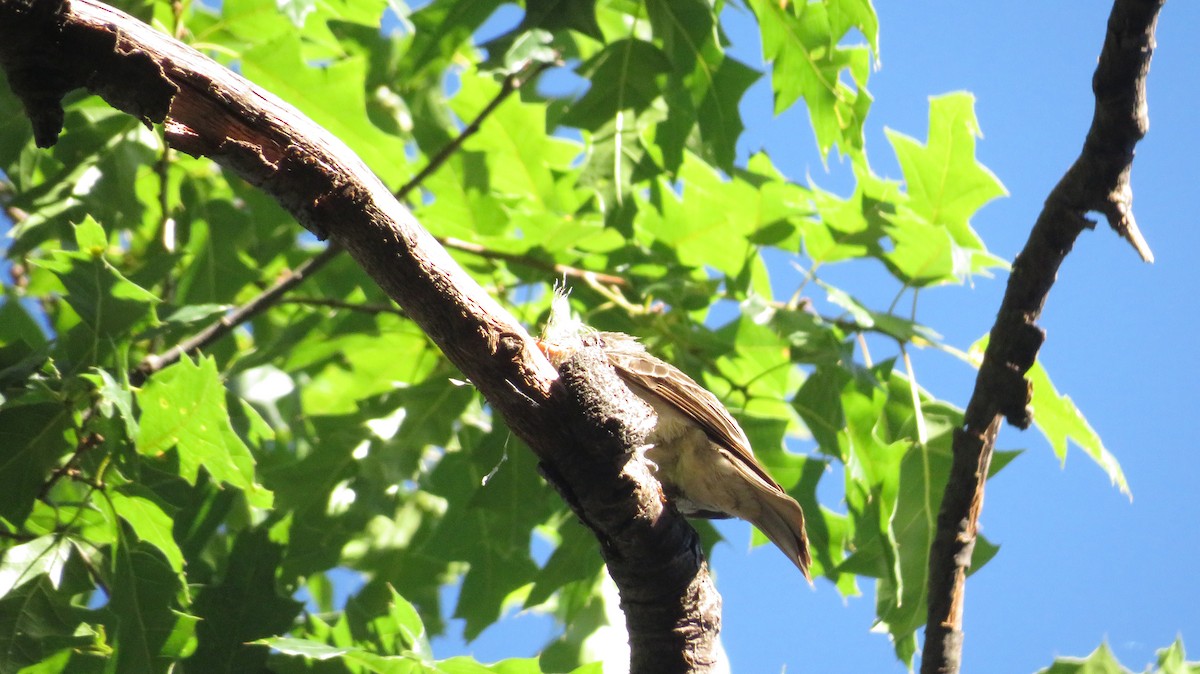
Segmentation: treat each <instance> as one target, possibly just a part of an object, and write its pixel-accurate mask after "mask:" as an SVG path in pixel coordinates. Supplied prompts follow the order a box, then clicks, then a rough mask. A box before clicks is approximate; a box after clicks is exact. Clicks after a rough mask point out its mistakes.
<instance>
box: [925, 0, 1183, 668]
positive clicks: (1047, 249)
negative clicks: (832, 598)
mask: <svg viewBox="0 0 1200 674" xmlns="http://www.w3.org/2000/svg"><path fill="white" fill-rule="evenodd" d="M1162 4H1163V0H1116V2H1115V3H1114V4H1113V9H1112V13H1111V14H1110V16H1109V21H1108V32H1107V35H1106V37H1105V40H1104V47H1103V49H1102V51H1101V54H1100V61H1099V64H1098V65H1097V67H1096V73H1095V75H1094V76H1093V79H1092V89H1093V91H1094V93H1095V97H1096V106H1095V113H1094V115H1093V117H1092V125H1091V128H1090V129H1089V130H1088V134H1087V138H1086V140H1085V141H1084V144H1083V150H1082V151H1081V152H1080V155H1079V157H1078V159H1076V160H1075V163H1074V164H1073V165H1072V166H1071V167H1070V169H1068V170H1067V172H1066V174H1064V175H1063V177H1062V179H1061V180H1060V181H1059V183H1058V184H1057V185H1056V186H1055V187H1054V189H1053V190H1052V191H1051V192H1050V195H1049V197H1047V199H1046V203H1045V205H1044V207H1043V210H1042V212H1041V214H1040V215H1039V216H1038V219H1037V222H1036V223H1035V224H1034V226H1033V231H1032V232H1031V233H1030V235H1029V240H1028V241H1027V242H1026V244H1025V247H1024V249H1023V250H1022V251H1021V253H1020V254H1019V255H1017V259H1016V260H1015V261H1014V262H1013V268H1012V275H1011V276H1010V277H1009V280H1008V288H1007V290H1006V291H1005V294H1004V299H1003V300H1002V302H1001V305H1000V311H999V313H998V314H997V316H996V322H995V324H994V326H993V327H992V331H991V334H990V338H989V342H988V347H987V351H986V353H985V354H984V359H983V364H982V365H981V366H980V368H979V374H978V376H977V378H976V380H975V390H974V392H973V393H972V395H971V401H970V403H969V404H968V405H967V410H966V414H965V417H964V423H963V427H962V428H960V429H957V431H956V432H955V434H954V457H953V462H952V464H951V468H950V480H949V483H948V484H947V485H946V492H945V495H944V496H943V499H942V507H941V511H940V512H939V513H938V521H937V532H936V534H935V536H934V541H933V545H932V548H931V550H930V556H929V595H928V597H929V616H928V622H927V623H926V626H925V646H924V651H923V653H922V659H921V671H922V673H923V674H933V673H935V672H958V671H959V669H960V667H961V664H962V644H963V632H962V617H963V593H964V591H965V581H966V575H967V569H968V568H969V567H970V563H971V553H972V551H973V549H974V547H975V537H976V533H977V530H978V525H979V516H980V513H981V512H982V509H983V492H984V484H985V482H986V479H987V474H988V468H989V466H990V464H991V459H992V450H993V448H994V446H995V442H996V435H997V434H998V433H999V430H1000V424H1001V422H1002V421H1003V420H1005V419H1007V420H1008V422H1009V423H1010V424H1013V425H1014V426H1016V427H1018V428H1022V429H1024V428H1027V427H1028V426H1029V424H1030V421H1031V411H1030V409H1029V401H1030V384H1029V382H1028V380H1027V379H1025V373H1026V372H1028V371H1029V368H1031V367H1032V366H1033V363H1034V360H1035V359H1036V358H1037V352H1038V349H1039V348H1040V347H1041V345H1042V341H1043V340H1044V339H1045V333H1044V332H1043V331H1042V329H1041V328H1040V327H1038V325H1037V319H1038V317H1039V316H1041V313H1042V308H1043V306H1044V305H1045V302H1046V297H1047V295H1049V293H1050V288H1051V287H1052V286H1053V285H1054V281H1055V279H1056V278H1057V275H1058V268H1059V266H1060V265H1061V264H1062V261H1063V260H1064V259H1065V258H1066V256H1067V254H1068V253H1070V252H1071V248H1072V246H1073V245H1074V243H1075V239H1076V238H1077V237H1078V236H1079V235H1080V234H1081V233H1082V232H1083V230H1085V229H1090V228H1092V227H1093V226H1094V225H1095V223H1094V222H1092V221H1090V220H1089V219H1088V218H1087V214H1088V213H1089V212H1099V213H1102V214H1104V216H1105V217H1106V219H1107V220H1108V223H1109V225H1110V226H1111V227H1112V228H1113V229H1114V230H1115V231H1116V232H1117V233H1118V234H1119V235H1120V236H1121V237H1122V238H1124V239H1126V240H1127V241H1129V243H1130V245H1132V246H1133V247H1134V249H1135V250H1136V251H1137V253H1138V255H1140V256H1141V258H1142V259H1143V260H1145V261H1147V262H1151V261H1153V259H1154V257H1153V255H1152V254H1151V252H1150V248H1149V247H1148V246H1147V245H1146V242H1145V240H1144V239H1143V238H1142V235H1141V233H1140V232H1139V231H1138V227H1137V223H1136V221H1135V220H1134V218H1133V209H1132V200H1133V191H1132V189H1131V188H1130V185H1129V175H1130V170H1131V168H1132V165H1133V155H1134V147H1135V146H1136V145H1137V142H1138V141H1139V140H1141V139H1142V137H1143V136H1144V135H1145V134H1146V130H1147V128H1148V126H1149V116H1148V112H1147V106H1146V74H1147V73H1148V72H1149V69H1150V57H1151V54H1152V52H1153V50H1154V28H1155V25H1156V23H1157V20H1158V12H1159V9H1161V7H1162Z"/></svg>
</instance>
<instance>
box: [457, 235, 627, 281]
mask: <svg viewBox="0 0 1200 674" xmlns="http://www.w3.org/2000/svg"><path fill="white" fill-rule="evenodd" d="M436 238H437V240H438V243H440V244H442V245H443V246H445V247H446V248H452V249H454V250H461V251H463V252H464V253H471V254H472V255H478V256H479V257H482V258H486V259H489V260H504V261H505V262H512V263H515V264H519V265H521V266H522V267H529V268H531V269H541V270H542V271H547V272H551V273H553V274H558V275H561V276H570V277H572V278H578V279H583V280H584V281H588V282H589V285H590V282H591V281H595V282H597V283H606V284H608V285H613V286H624V285H628V284H629V282H628V281H626V280H625V279H624V278H622V277H620V276H613V275H612V274H605V273H603V272H598V271H589V270H587V269H580V268H578V267H572V266H569V265H565V264H558V263H557V262H546V261H544V260H539V259H537V258H535V257H530V256H528V255H519V254H517V253H505V252H503V251H498V250H491V249H490V248H487V247H485V246H481V245H480V244H478V243H471V242H470V241H463V240H462V239H456V238H454V237H451V236H439V237H436Z"/></svg>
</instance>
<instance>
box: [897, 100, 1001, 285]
mask: <svg viewBox="0 0 1200 674" xmlns="http://www.w3.org/2000/svg"><path fill="white" fill-rule="evenodd" d="M980 135H981V132H980V130H979V122H978V121H977V120H976V119H975V99H974V97H972V96H971V95H970V94H965V93H957V94H947V95H945V96H938V97H934V98H932V99H930V101H929V140H928V142H927V143H926V144H925V145H922V144H921V143H920V142H918V141H917V140H915V139H913V138H910V137H908V136H905V135H904V134H902V133H899V132H897V131H892V130H890V129H889V130H887V136H888V140H889V141H890V142H891V144H892V148H893V149H894V150H895V152H896V158H897V159H898V160H899V162H900V167H901V169H902V170H903V171H904V180H905V183H906V185H907V188H908V196H909V199H908V202H907V204H906V211H907V212H905V213H900V214H897V215H895V216H893V217H892V218H890V220H891V227H889V232H888V233H889V236H891V237H892V239H893V241H894V242H895V244H896V251H895V252H894V254H892V255H889V256H888V259H889V260H891V261H893V262H894V263H895V264H896V265H897V266H899V267H900V268H901V269H905V270H906V272H905V275H906V276H908V277H909V278H911V279H912V281H911V282H912V283H914V284H927V283H930V282H935V281H939V280H944V279H946V280H948V279H951V278H953V277H954V276H957V277H959V278H962V277H965V276H967V275H969V274H973V273H979V272H983V271H985V270H986V269H987V268H989V267H996V266H1004V263H1003V262H1002V261H1000V260H998V259H997V258H995V256H993V255H991V254H990V253H988V252H987V249H986V248H985V247H984V245H983V241H982V239H980V238H979V235H978V234H976V233H975V230H974V229H972V228H971V225H970V218H971V216H972V215H974V214H975V212H976V211H978V210H979V209H980V208H982V207H983V205H984V204H986V203H987V202H989V201H991V200H992V199H995V198H996V197H999V196H1004V195H1005V194H1007V191H1006V190H1005V189H1004V185H1002V184H1001V183H1000V181H999V180H998V179H997V178H996V176H995V175H994V174H993V173H992V172H991V171H989V170H988V169H987V168H986V167H985V166H983V165H982V164H980V163H979V161H978V160H977V159H976V158H975V138H976V137H977V136H980ZM942 232H944V234H942ZM939 235H940V236H942V237H948V238H944V239H940V238H939ZM925 251H929V252H925ZM914 258H915V259H914Z"/></svg>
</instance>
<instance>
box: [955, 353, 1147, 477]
mask: <svg viewBox="0 0 1200 674" xmlns="http://www.w3.org/2000/svg"><path fill="white" fill-rule="evenodd" d="M987 344H988V337H987V336H986V335H985V336H984V337H983V338H982V339H980V340H978V341H976V342H975V343H974V344H972V345H971V348H970V349H969V351H968V354H969V356H970V357H971V359H972V361H973V362H974V363H976V364H978V363H979V361H980V360H981V359H982V357H983V353H984V351H985V350H986V349H987ZM977 366H978V365H977ZM1025 376H1026V378H1027V379H1028V380H1029V382H1030V383H1031V384H1032V385H1033V398H1032V400H1031V401H1030V404H1029V406H1030V407H1031V408H1032V409H1033V425H1034V426H1035V427H1036V428H1037V429H1038V430H1039V431H1041V433H1042V435H1043V436H1045V437H1046V440H1047V441H1049V443H1050V447H1051V449H1053V450H1054V455H1055V456H1057V457H1058V459H1059V461H1060V462H1061V463H1063V464H1064V465H1065V464H1066V461H1067V446H1068V444H1069V442H1074V443H1075V445H1076V446H1078V447H1079V448H1080V449H1082V450H1083V452H1084V453H1085V454H1087V455H1088V456H1090V457H1091V458H1092V460H1093V461H1095V462H1096V465H1098V466H1100V468H1101V470H1103V471H1104V472H1105V474H1107V475H1108V478H1109V480H1111V481H1112V483H1113V484H1114V485H1116V486H1117V488H1118V489H1120V490H1121V493H1122V494H1125V495H1127V496H1129V498H1130V499H1132V498H1133V493H1132V492H1130V491H1129V483H1128V482H1127V481H1126V479H1125V471H1123V470H1122V469H1121V465H1120V463H1118V462H1117V458H1116V457H1115V456H1113V455H1112V453H1111V452H1109V451H1108V449H1107V448H1106V447H1105V446H1104V443H1103V441H1101V439H1100V435H1099V434H1097V433H1096V431H1095V430H1094V429H1093V428H1092V426H1091V424H1089V423H1088V422H1087V419H1085V418H1084V416H1083V414H1082V413H1081V412H1080V411H1079V409H1078V408H1077V407H1075V402H1074V401H1072V400H1071V397H1070V396H1066V395H1062V394H1060V393H1059V392H1058V389H1057V388H1055V386H1054V383H1053V382H1052V381H1050V375H1049V374H1048V373H1047V372H1046V369H1045V368H1044V367H1043V366H1042V363H1041V361H1040V360H1039V361H1037V362H1035V363H1034V364H1033V367H1032V368H1030V369H1029V372H1027V373H1025Z"/></svg>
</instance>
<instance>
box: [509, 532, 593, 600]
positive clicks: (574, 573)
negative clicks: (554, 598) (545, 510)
mask: <svg viewBox="0 0 1200 674" xmlns="http://www.w3.org/2000/svg"><path fill="white" fill-rule="evenodd" d="M603 568H604V560H603V559H601V558H600V551H599V550H598V549H597V547H596V537H595V536H594V535H592V532H591V531H589V530H588V529H587V528H586V527H584V526H583V525H582V524H580V523H579V520H578V519H576V518H574V517H565V518H563V521H562V523H561V524H559V526H558V545H557V546H555V548H554V552H552V553H550V559H548V560H546V564H545V565H544V566H542V568H541V570H540V571H538V574H537V580H536V581H535V582H534V585H533V589H531V590H530V591H529V596H528V597H526V598H525V608H532V607H534V606H538V605H540V604H542V603H544V602H546V601H547V600H548V599H550V596H551V595H552V594H554V592H556V591H557V590H558V589H559V588H561V587H562V586H564V585H566V584H568V583H573V582H576V581H581V580H585V579H588V578H594V577H595V576H596V574H597V573H599V572H600V571H601V570H602V569H603Z"/></svg>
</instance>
